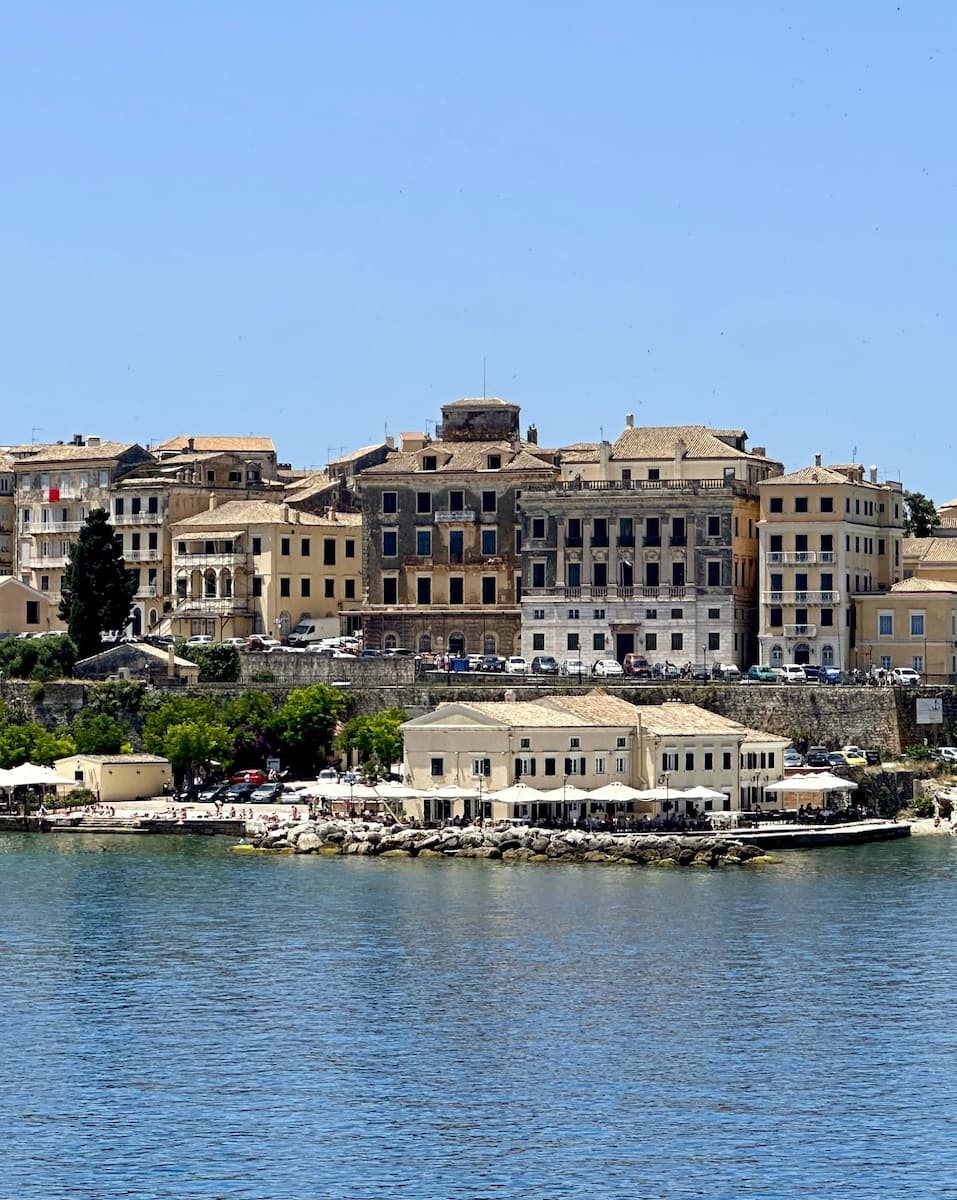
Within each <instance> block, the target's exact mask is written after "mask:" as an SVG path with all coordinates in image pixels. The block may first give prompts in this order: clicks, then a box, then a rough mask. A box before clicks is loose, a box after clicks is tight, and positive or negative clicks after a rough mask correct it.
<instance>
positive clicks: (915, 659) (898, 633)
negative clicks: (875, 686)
mask: <svg viewBox="0 0 957 1200" xmlns="http://www.w3.org/2000/svg"><path fill="white" fill-rule="evenodd" d="M928 540H933V539H928ZM941 540H945V541H951V540H952V539H941ZM857 610H858V620H857V633H858V636H857V644H856V645H855V647H854V650H853V652H852V660H851V665H852V666H854V667H857V668H858V669H859V670H862V671H867V672H869V671H871V669H872V668H874V667H882V668H883V669H884V670H890V669H891V668H892V667H913V669H914V670H915V671H917V673H918V674H919V675H921V676H922V678H923V680H924V682H925V683H935V684H951V683H953V682H954V681H955V680H957V577H954V576H951V578H950V579H933V578H926V577H923V576H916V575H915V576H912V577H911V578H910V579H902V580H901V581H900V583H895V584H894V586H893V587H891V588H890V589H888V591H886V592H878V593H871V594H870V595H864V596H859V597H858V598H857Z"/></svg>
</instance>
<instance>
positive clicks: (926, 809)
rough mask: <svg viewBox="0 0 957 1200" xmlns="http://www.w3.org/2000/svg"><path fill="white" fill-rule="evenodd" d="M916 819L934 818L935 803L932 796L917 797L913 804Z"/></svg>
mask: <svg viewBox="0 0 957 1200" xmlns="http://www.w3.org/2000/svg"><path fill="white" fill-rule="evenodd" d="M911 809H912V810H913V813H914V816H915V817H932V816H933V815H934V801H933V799H932V798H931V797H930V796H915V797H914V801H913V803H912V804H911Z"/></svg>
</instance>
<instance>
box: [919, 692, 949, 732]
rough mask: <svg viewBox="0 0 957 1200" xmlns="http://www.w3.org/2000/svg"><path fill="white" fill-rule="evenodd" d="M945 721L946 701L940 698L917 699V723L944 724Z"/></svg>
mask: <svg viewBox="0 0 957 1200" xmlns="http://www.w3.org/2000/svg"><path fill="white" fill-rule="evenodd" d="M943 723H944V702H943V700H941V699H940V698H938V699H936V700H932V699H923V698H922V699H919V700H918V701H917V724H918V725H943Z"/></svg>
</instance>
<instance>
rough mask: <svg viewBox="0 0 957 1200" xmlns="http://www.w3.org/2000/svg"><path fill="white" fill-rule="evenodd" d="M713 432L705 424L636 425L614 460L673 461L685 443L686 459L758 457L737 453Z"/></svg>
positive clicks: (616, 449) (621, 442) (626, 433)
mask: <svg viewBox="0 0 957 1200" xmlns="http://www.w3.org/2000/svg"><path fill="white" fill-rule="evenodd" d="M717 432H718V431H715V430H713V429H708V427H707V426H705V425H636V426H634V427H633V428H628V429H625V431H624V432H623V433H622V434H621V436H620V437H619V438H618V441H617V442H615V446H614V451H613V457H614V458H615V459H617V460H619V461H620V460H625V461H627V460H635V459H662V458H673V457H674V453H675V444H676V443H677V442H679V441H681V442H684V444H685V446H686V447H687V453H686V454H685V456H684V457H685V458H748V459H752V460H754V459H755V458H757V461H760V462H764V461H768V460H766V459H764V458H758V457H757V456H756V455H754V454H751V453H750V452H749V451H747V450H736V449H735V448H734V446H729V445H728V444H727V442H722V441H721V439H720V438H719V437H717V436H716V433H717Z"/></svg>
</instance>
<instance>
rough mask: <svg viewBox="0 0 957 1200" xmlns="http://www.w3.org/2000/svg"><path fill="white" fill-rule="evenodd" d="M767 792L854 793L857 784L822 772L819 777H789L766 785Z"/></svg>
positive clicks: (827, 772) (828, 772)
mask: <svg viewBox="0 0 957 1200" xmlns="http://www.w3.org/2000/svg"><path fill="white" fill-rule="evenodd" d="M764 790H765V791H766V792H854V791H856V790H857V784H856V783H854V782H852V781H851V780H850V779H841V778H840V776H839V775H832V774H831V772H830V771H821V772H820V774H818V775H789V776H788V778H787V779H779V780H778V781H777V783H767V784H765V785H764Z"/></svg>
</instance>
